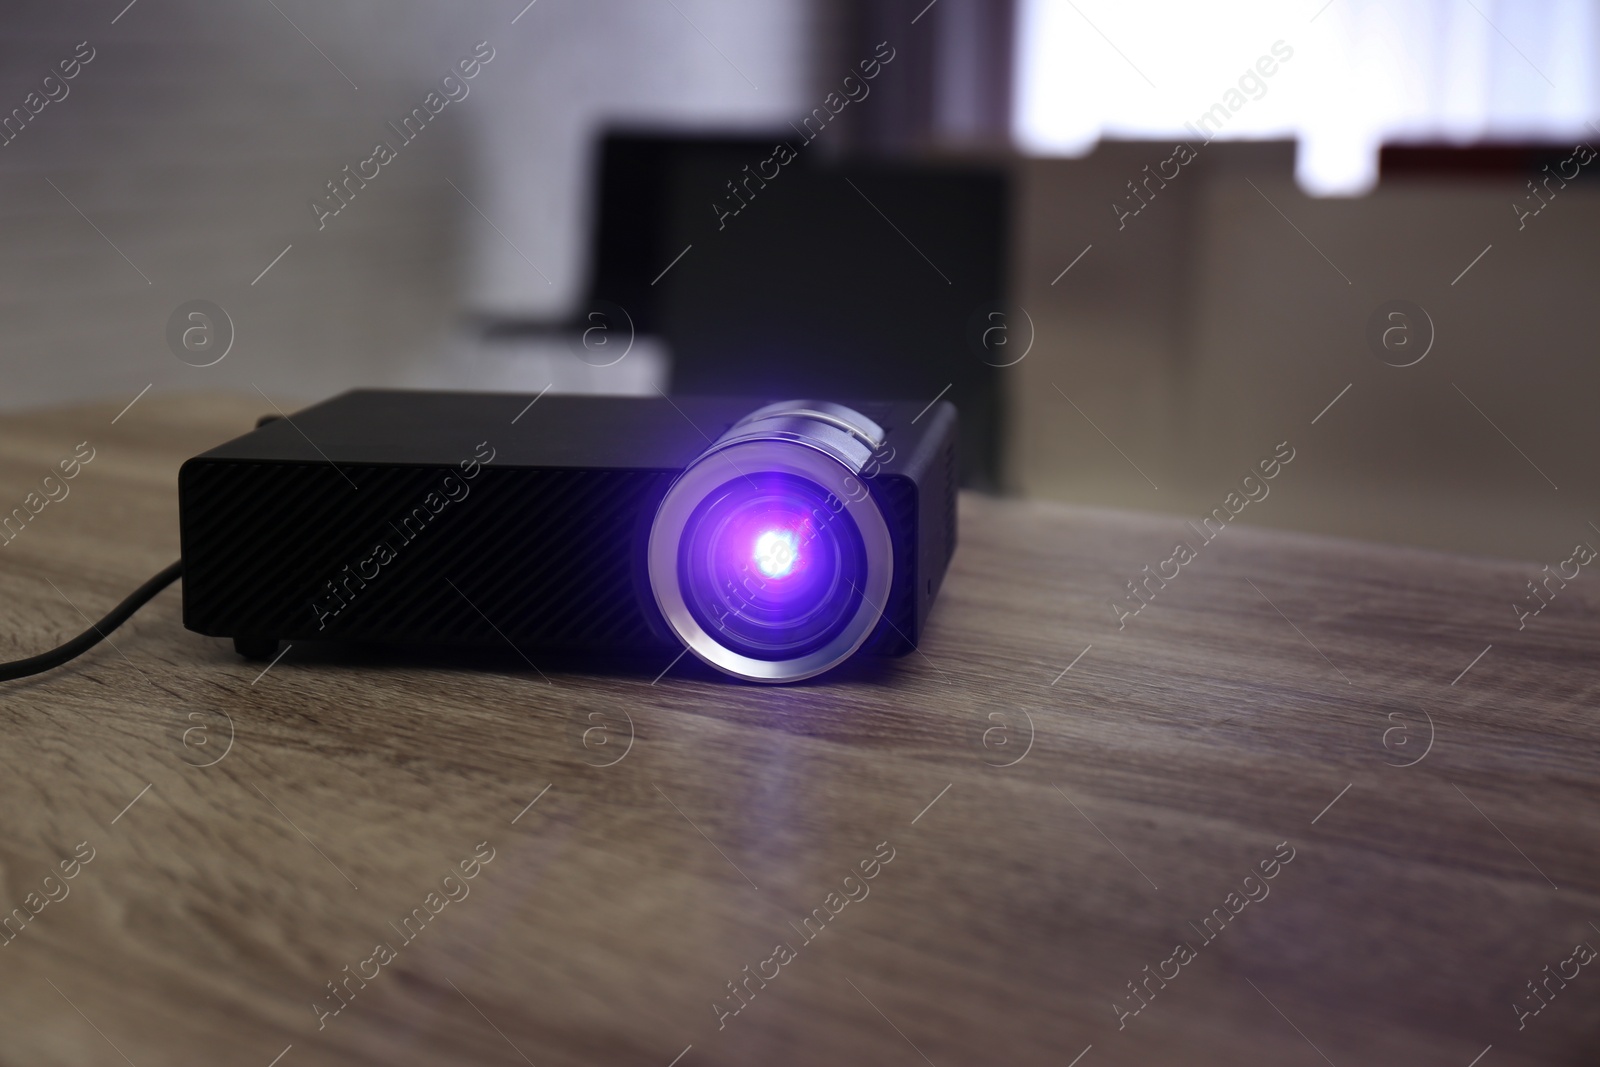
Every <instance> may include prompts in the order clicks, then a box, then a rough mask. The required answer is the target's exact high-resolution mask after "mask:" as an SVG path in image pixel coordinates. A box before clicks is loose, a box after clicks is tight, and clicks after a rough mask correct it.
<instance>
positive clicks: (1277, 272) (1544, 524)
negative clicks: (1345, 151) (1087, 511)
mask: <svg viewBox="0 0 1600 1067" xmlns="http://www.w3.org/2000/svg"><path fill="white" fill-rule="evenodd" d="M1172 150H1173V146H1172V145H1170V144H1138V143H1135V144H1130V143H1106V144H1102V145H1101V146H1100V147H1099V149H1098V150H1096V151H1095V152H1094V153H1093V154H1092V155H1090V156H1088V157H1086V158H1084V159H1081V160H1032V161H1026V162H1023V163H1021V164H1019V168H1018V172H1017V173H1018V175H1019V183H1018V195H1019V210H1018V213H1017V219H1018V226H1017V230H1016V236H1017V240H1016V248H1015V259H1014V264H1015V268H1014V289H1015V292H1016V295H1017V299H1018V301H1019V303H1020V304H1021V305H1022V306H1023V307H1025V308H1027V310H1028V311H1029V313H1030V314H1031V316H1032V317H1033V319H1034V321H1035V323H1036V326H1037V339H1036V341H1035V346H1034V349H1033V351H1032V352H1031V353H1030V354H1029V356H1028V358H1027V359H1026V360H1024V361H1023V362H1022V363H1020V364H1018V365H1017V366H1016V367H1015V368H1013V369H1014V370H1015V372H1016V373H1015V374H1014V375H1013V377H1012V379H1011V383H1010V384H1011V388H1012V396H1013V410H1014V411H1016V412H1017V418H1016V419H1015V420H1014V422H1013V424H1012V428H1011V429H1012V435H1011V438H1010V440H1009V441H1008V447H1009V451H1010V457H1011V470H1012V472H1013V476H1014V479H1015V481H1014V485H1015V487H1016V488H1017V489H1019V490H1021V491H1023V492H1025V493H1029V494H1033V495H1038V496H1043V497H1050V498H1055V499H1060V500H1072V501H1077V502H1087V503H1097V504H1104V505H1115V506H1127V507H1137V508H1145V509H1156V510H1162V511H1172V512H1178V513H1181V514H1182V515H1183V516H1185V517H1189V518H1193V519H1195V520H1196V521H1198V519H1199V517H1200V516H1201V515H1202V514H1203V513H1205V512H1207V511H1209V510H1210V509H1211V508H1213V507H1215V506H1217V505H1219V504H1220V503H1221V502H1222V500H1223V498H1224V496H1225V495H1226V494H1227V493H1228V492H1229V491H1230V490H1231V489H1232V488H1233V487H1234V486H1235V485H1236V484H1237V482H1238V480H1239V478H1240V477H1241V476H1242V475H1244V474H1245V473H1246V472H1248V470H1249V469H1250V467H1251V466H1252V465H1253V464H1255V463H1256V462H1257V461H1258V460H1260V459H1261V458H1263V457H1266V456H1268V455H1270V454H1271V453H1272V452H1273V449H1274V446H1275V445H1276V444H1278V443H1279V442H1282V441H1288V442H1290V444H1291V446H1292V447H1293V448H1295V449H1296V459H1295V460H1294V461H1293V462H1292V464H1291V465H1290V466H1289V467H1288V468H1286V469H1285V470H1284V471H1283V473H1282V474H1281V475H1280V476H1279V477H1278V478H1276V479H1275V480H1274V481H1273V483H1272V488H1271V495H1270V496H1269V497H1268V499H1266V500H1264V501H1262V502H1261V503H1259V504H1250V505H1248V506H1247V507H1246V509H1245V510H1244V511H1243V512H1242V513H1241V515H1240V521H1247V522H1256V523H1262V524H1266V525H1270V526H1281V527H1290V528H1298V529H1306V530H1315V531H1319V532H1327V533H1336V534H1347V535H1353V536H1360V537H1371V538H1378V539H1383V540H1394V541H1410V542H1412V543H1416V544H1423V545H1432V546H1438V547H1446V548H1452V549H1457V550H1462V551H1471V552H1484V553H1491V554H1498V555H1511V556H1521V557H1524V558H1528V559H1539V560H1549V559H1551V558H1557V557H1558V556H1559V558H1565V557H1566V555H1568V554H1570V550H1571V547H1572V545H1573V543H1574V542H1576V541H1577V540H1579V539H1580V538H1582V537H1584V536H1593V535H1594V533H1595V531H1594V530H1592V529H1590V528H1589V527H1588V526H1587V525H1586V524H1587V523H1588V522H1590V521H1594V522H1596V523H1600V507H1596V503H1597V493H1596V490H1597V487H1600V479H1597V477H1596V475H1595V473H1594V471H1593V467H1592V465H1591V464H1590V463H1589V462H1588V458H1587V457H1588V456H1589V455H1591V454H1592V453H1593V452H1594V451H1595V449H1596V446H1597V445H1600V424H1597V422H1596V420H1595V418H1594V417H1593V404H1594V398H1595V396H1596V395H1597V393H1600V361H1597V360H1596V359H1595V355H1594V353H1595V340H1594V326H1595V319H1596V312H1595V303H1594V297H1593V294H1594V292H1595V291H1596V288H1597V286H1600V249H1597V248H1596V246H1595V244H1594V242H1593V240H1592V235H1593V234H1594V233H1595V232H1597V231H1596V227H1597V224H1600V188H1597V187H1596V185H1594V184H1589V183H1584V182H1581V181H1580V182H1575V183H1573V184H1571V185H1569V186H1568V187H1567V188H1566V189H1564V190H1561V191H1559V192H1558V194H1557V198H1556V199H1554V200H1553V201H1551V202H1550V204H1549V205H1548V206H1547V207H1546V208H1545V210H1544V211H1543V212H1542V213H1541V214H1540V215H1538V216H1535V217H1531V218H1528V219H1526V220H1524V221H1525V226H1524V227H1523V228H1522V229H1519V228H1518V219H1517V217H1516V214H1515V213H1514V212H1513V211H1512V209H1511V204H1512V203H1513V201H1516V202H1522V201H1523V200H1524V197H1525V195H1526V193H1527V190H1526V188H1525V187H1524V185H1523V182H1522V180H1520V179H1515V180H1514V179H1504V180H1487V181H1485V180H1476V181H1460V180H1451V181H1445V180H1430V181H1415V180H1413V181H1404V182H1393V183H1389V184H1385V185H1382V186H1380V187H1379V189H1378V190H1377V191H1376V192H1374V193H1373V194H1371V195H1370V196H1367V197H1363V198H1359V199H1311V198H1308V197H1306V196H1304V195H1302V194H1301V193H1300V192H1298V190H1297V189H1296V187H1295V185H1294V182H1293V164H1294V148H1293V146H1292V145H1289V144H1248V143H1218V144H1213V145H1210V146H1208V147H1205V148H1204V149H1203V150H1202V152H1201V153H1200V155H1199V157H1198V158H1197V159H1195V160H1194V161H1193V162H1192V163H1189V164H1186V165H1184V166H1182V168H1181V170H1180V172H1179V175H1178V177H1177V178H1176V179H1174V180H1173V181H1171V182H1170V183H1168V185H1167V187H1166V188H1164V189H1163V188H1160V187H1159V186H1158V185H1156V184H1152V186H1151V187H1150V188H1151V189H1153V190H1154V196H1153V198H1151V199H1149V200H1148V203H1147V204H1146V205H1145V206H1144V207H1143V208H1142V209H1141V210H1140V211H1139V212H1138V213H1137V214H1134V215H1129V216H1128V217H1123V218H1120V219H1119V218H1118V215H1117V213H1116V212H1114V211H1113V209H1112V204H1113V202H1114V201H1118V200H1120V202H1121V203H1122V204H1123V205H1124V207H1123V210H1128V209H1129V208H1131V207H1134V206H1137V204H1138V201H1137V200H1134V199H1133V198H1132V196H1131V194H1130V193H1129V190H1128V188H1127V183H1128V182H1129V181H1131V180H1134V179H1140V180H1141V181H1142V180H1143V179H1144V177H1145V172H1144V170H1143V168H1144V167H1145V166H1146V165H1147V164H1148V165H1150V166H1151V167H1152V169H1156V166H1157V164H1158V163H1159V162H1160V161H1162V160H1165V159H1167V158H1169V157H1170V156H1171V155H1172ZM1165 169H1166V170H1167V171H1168V172H1169V173H1170V171H1171V169H1172V168H1171V167H1167V168H1165ZM1297 228H1298V229H1297ZM1089 245H1092V246H1093V247H1092V248H1090V250H1089V251H1088V252H1087V253H1084V254H1083V258H1082V259H1081V260H1079V261H1078V262H1077V264H1076V265H1075V266H1073V267H1072V269H1071V270H1070V271H1068V272H1067V273H1066V274H1065V275H1062V274H1060V272H1061V271H1062V269H1063V268H1065V267H1066V266H1067V265H1068V264H1069V263H1070V262H1071V261H1072V260H1073V259H1074V257H1076V256H1078V255H1079V254H1080V253H1082V252H1083V250H1084V248H1085V247H1086V246H1089ZM1491 245H1492V247H1491V248H1489V251H1488V252H1487V253H1485V254H1484V255H1483V258H1482V259H1481V260H1478V261H1477V263H1476V264H1475V265H1473V266H1472V267H1471V269H1470V270H1467V271H1466V273H1465V274H1464V275H1462V273H1461V272H1462V271H1463V270H1465V269H1466V268H1467V267H1468V265H1469V264H1471V263H1472V262H1473V260H1474V258H1475V257H1477V256H1478V255H1479V254H1480V253H1483V252H1484V249H1485V248H1486V247H1489V246H1491ZM1458 276H1459V279H1460V280H1459V281H1455V283H1454V284H1452V281H1453V280H1454V279H1457V278H1458ZM1058 278H1059V280H1056V281H1054V284H1052V280H1053V279H1058ZM1394 298H1403V299H1408V300H1411V301H1414V302H1415V303H1417V304H1419V305H1420V306H1422V307H1423V308H1424V309H1425V311H1426V312H1427V315H1428V316H1429V317H1430V318H1431V319H1432V321H1433V324H1434V328H1435V332H1436V340H1435V341H1434V344H1433V347H1432V349H1431V351H1429V352H1428V354H1427V356H1426V357H1425V358H1424V359H1422V361H1421V362H1419V363H1417V364H1416V365H1414V366H1410V367H1403V368H1402V367H1395V366H1390V365H1389V364H1388V363H1385V362H1383V361H1382V360H1380V359H1379V357H1378V355H1377V354H1376V353H1375V351H1374V350H1373V349H1372V347H1371V346H1370V345H1369V343H1368V341H1367V339H1366V337H1365V334H1366V330H1367V325H1368V321H1369V319H1370V317H1371V316H1372V314H1373V312H1374V311H1375V310H1376V309H1377V308H1378V306H1379V305H1380V304H1382V303H1384V302H1385V301H1388V300H1390V299H1394ZM1421 329H1422V327H1421V326H1420V325H1419V327H1418V335H1417V336H1418V339H1419V341H1420V331H1421ZM1397 339H1398V337H1396V340H1397ZM1391 358H1393V357H1391ZM1347 385H1348V386H1349V387H1350V388H1349V391H1348V392H1347V393H1344V395H1343V396H1342V397H1341V398H1340V399H1339V400H1338V402H1337V403H1336V404H1334V406H1333V407H1332V408H1331V409H1329V410H1328V411H1327V414H1325V415H1321V416H1320V418H1319V414H1320V413H1321V412H1322V410H1323V409H1324V407H1325V406H1326V405H1328V404H1329V403H1330V402H1331V401H1333V400H1334V398H1335V397H1336V396H1337V395H1339V394H1340V392H1341V391H1342V390H1343V389H1344V388H1345V387H1346V386H1347ZM1063 393H1064V394H1066V396H1065V397H1064V396H1063V395H1062V394H1063ZM1066 397H1070V400H1071V403H1069V401H1068V399H1066ZM1073 403H1075V404H1076V405H1078V408H1081V409H1082V410H1081V412H1080V411H1079V410H1077V409H1075V408H1074V407H1073V406H1072V404H1073ZM1474 404H1476V405H1477V408H1481V409H1482V410H1481V413H1480V411H1479V410H1477V409H1475V408H1474V406H1473V405H1474ZM1313 419H1317V422H1316V424H1315V425H1312V420H1313ZM1091 420H1092V423H1091ZM1491 421H1492V424H1491ZM1096 427H1098V429H1096ZM1508 438H1509V440H1508ZM1108 439H1109V440H1108ZM1119 449H1120V450H1121V451H1120V452H1119V451H1118V450H1119ZM1519 450H1520V451H1519ZM1136 466H1137V468H1138V469H1136ZM1141 470H1142V472H1143V473H1142V474H1141V473H1140V471H1141ZM1556 487H1559V488H1556ZM1585 531H1588V533H1587V534H1586V533H1585ZM1180 533H1181V526H1180V525H1179V524H1175V528H1174V536H1175V537H1176V536H1178V535H1179V534H1180Z"/></svg>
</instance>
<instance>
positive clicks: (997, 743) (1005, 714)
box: [983, 708, 1034, 768]
mask: <svg viewBox="0 0 1600 1067" xmlns="http://www.w3.org/2000/svg"><path fill="white" fill-rule="evenodd" d="M1018 716H1020V718H1019V717H1018ZM988 721H989V723H990V724H991V725H990V726H989V727H988V729H986V730H984V731H983V751H984V757H983V762H985V763H987V764H988V765H989V766H991V767H1001V768H1004V767H1015V766H1016V765H1017V764H1019V763H1021V762H1022V760H1023V758H1024V757H1025V756H1027V754H1028V753H1029V752H1032V751H1033V737H1034V729H1033V716H1032V715H1029V714H1028V713H1027V711H1025V710H1024V709H1022V708H1017V709H1016V710H1015V711H991V712H990V713H989V720H988Z"/></svg>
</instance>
